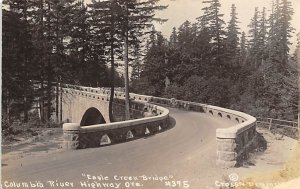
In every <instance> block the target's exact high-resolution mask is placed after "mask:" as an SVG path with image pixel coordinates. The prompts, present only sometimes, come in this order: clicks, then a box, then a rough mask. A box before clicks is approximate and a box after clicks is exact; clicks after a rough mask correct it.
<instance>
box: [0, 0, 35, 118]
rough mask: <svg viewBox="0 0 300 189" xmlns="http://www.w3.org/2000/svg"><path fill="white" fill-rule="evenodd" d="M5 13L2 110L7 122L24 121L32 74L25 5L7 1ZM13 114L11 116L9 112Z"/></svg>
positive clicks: (28, 102) (31, 91)
mask: <svg viewBox="0 0 300 189" xmlns="http://www.w3.org/2000/svg"><path fill="white" fill-rule="evenodd" d="M4 3H5V4H6V5H7V6H8V8H9V10H8V11H6V10H4V11H3V67H2V69H3V91H4V92H3V99H4V100H3V101H2V104H3V107H4V108H5V111H4V112H6V116H7V118H8V120H10V119H9V118H10V117H11V116H17V117H19V116H20V113H21V112H22V119H23V121H24V122H27V121H28V111H29V110H30V109H31V105H32V103H33V99H34V96H33V84H32V82H30V81H31V79H32V77H33V76H32V72H30V70H31V69H32V68H34V65H33V64H32V62H31V60H32V58H33V44H32V35H31V32H30V23H29V16H28V10H29V9H30V3H29V1H27V0H26V1H20V0H8V1H5V2H4ZM13 111H15V112H13Z"/></svg>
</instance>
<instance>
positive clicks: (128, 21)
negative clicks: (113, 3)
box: [120, 0, 167, 120]
mask: <svg viewBox="0 0 300 189" xmlns="http://www.w3.org/2000/svg"><path fill="white" fill-rule="evenodd" d="M158 2H159V0H144V1H137V0H121V1H120V6H121V7H122V19H123V21H122V22H121V25H122V26H123V27H122V35H123V41H124V66H125V67H124V78H125V117H126V120H128V119H129V118H130V112H129V74H128V67H129V47H130V45H131V44H134V43H139V42H140V41H139V37H140V36H141V35H142V34H143V33H145V32H144V30H147V29H150V28H152V26H153V24H152V22H153V21H159V22H164V21H166V20H164V19H160V18H155V17H154V13H155V11H157V10H163V9H165V8H167V6H162V5H158ZM130 43H131V44H130Z"/></svg>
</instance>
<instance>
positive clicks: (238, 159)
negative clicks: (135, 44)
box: [63, 85, 257, 167]
mask: <svg viewBox="0 0 300 189" xmlns="http://www.w3.org/2000/svg"><path fill="white" fill-rule="evenodd" d="M64 87H65V88H68V89H76V90H79V91H85V92H87V93H89V94H90V97H91V98H93V95H94V96H95V98H98V96H97V95H96V94H99V95H100V96H101V97H100V96H99V98H98V99H99V100H109V95H110V91H109V89H105V88H102V89H101V88H90V87H80V86H74V85H64ZM85 95H87V94H85ZM87 96H88V97H89V95H87ZM115 98H116V99H124V98H125V95H124V93H123V92H120V91H116V92H115ZM130 99H131V109H135V110H139V111H140V112H144V113H141V114H143V115H142V117H141V118H138V119H133V120H128V121H122V122H114V123H107V124H99V125H91V126H84V127H81V126H80V125H79V124H76V123H65V124H64V127H63V129H64V136H65V140H64V143H65V147H66V148H69V149H79V148H87V147H98V146H102V145H107V144H113V143H119V142H123V141H127V140H132V139H134V138H139V137H143V136H146V135H148V134H154V133H157V132H159V131H161V130H165V129H167V127H168V119H169V110H168V109H166V108H163V107H162V106H164V107H166V106H167V107H174V108H180V109H186V110H188V111H196V112H202V113H206V114H208V115H209V116H214V117H217V118H220V119H227V120H231V121H232V122H233V126H232V127H229V128H222V129H221V128H219V129H217V130H216V141H217V164H218V165H219V166H222V167H234V166H239V165H241V164H242V163H243V161H244V160H246V159H247V158H248V156H249V152H251V150H253V149H254V148H256V147H257V134H256V118H254V117H252V116H250V115H248V114H245V113H243V112H239V111H234V110H230V109H226V108H221V107H216V106H211V105H206V104H201V103H195V102H189V101H182V100H177V99H174V98H172V99H166V98H159V97H152V96H147V95H139V94H134V93H130ZM155 105H156V106H155ZM145 109H146V112H152V113H153V112H155V113H154V114H155V115H154V114H151V113H150V116H149V115H148V116H147V115H145ZM151 115H152V116H151Z"/></svg>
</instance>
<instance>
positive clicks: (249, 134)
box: [150, 97, 258, 167]
mask: <svg viewBox="0 0 300 189" xmlns="http://www.w3.org/2000/svg"><path fill="white" fill-rule="evenodd" d="M150 102H152V103H154V104H162V105H165V106H170V107H175V108H182V109H186V110H189V111H196V112H203V113H206V114H208V115H210V116H215V117H218V118H221V119H228V120H231V121H232V122H233V123H234V126H232V127H230V128H224V129H221V128H219V129H217V130H216V141H217V165H219V166H221V167H234V166H239V165H241V164H242V163H243V161H244V160H246V159H248V157H249V152H251V151H252V150H253V149H255V148H257V147H258V144H257V134H256V118H254V117H252V116H250V115H248V114H245V113H243V112H239V111H235V110H230V109H226V108H221V107H217V106H211V105H206V104H201V103H195V102H189V101H183V100H176V99H166V98H158V97H152V98H151V101H150Z"/></svg>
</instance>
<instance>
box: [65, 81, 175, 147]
mask: <svg viewBox="0 0 300 189" xmlns="http://www.w3.org/2000/svg"><path fill="white" fill-rule="evenodd" d="M63 92H64V93H68V94H72V95H73V96H74V95H79V96H84V97H85V98H90V99H93V100H94V99H95V100H97V101H98V103H99V102H101V101H103V102H108V101H109V95H110V91H109V90H107V89H101V88H100V89H99V88H90V87H80V86H74V85H65V86H64V89H63ZM130 96H131V97H130V98H131V103H130V110H131V118H132V120H127V121H120V122H113V123H106V124H97V125H89V126H80V124H79V123H65V124H64V125H63V130H64V148H66V149H82V148H90V147H99V146H103V145H107V144H115V143H120V142H124V141H128V140H133V139H135V138H140V137H144V136H147V135H152V134H156V133H158V132H161V131H164V130H166V129H168V125H169V124H168V123H169V110H168V109H166V108H163V107H160V106H156V105H153V104H149V103H148V100H149V96H144V95H136V94H130ZM124 98H125V97H124V93H123V92H120V91H116V92H115V100H114V103H115V104H118V105H119V106H123V105H124ZM107 111H108V110H107ZM104 114H107V113H105V112H104Z"/></svg>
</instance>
